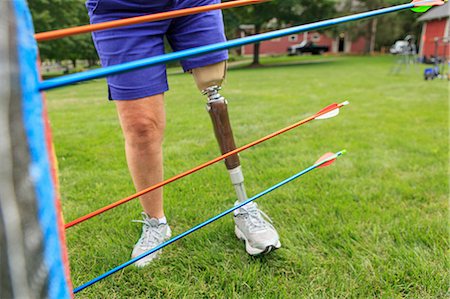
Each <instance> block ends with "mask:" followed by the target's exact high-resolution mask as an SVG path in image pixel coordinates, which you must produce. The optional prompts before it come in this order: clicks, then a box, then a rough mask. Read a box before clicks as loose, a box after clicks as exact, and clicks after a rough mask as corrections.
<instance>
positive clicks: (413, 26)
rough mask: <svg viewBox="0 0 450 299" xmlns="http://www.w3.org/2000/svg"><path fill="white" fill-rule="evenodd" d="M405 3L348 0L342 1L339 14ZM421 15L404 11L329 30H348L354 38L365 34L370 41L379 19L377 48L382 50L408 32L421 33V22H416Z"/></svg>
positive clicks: (378, 0)
mask: <svg viewBox="0 0 450 299" xmlns="http://www.w3.org/2000/svg"><path fill="white" fill-rule="evenodd" d="M404 3H405V2H404V1H402V0H375V1H374V0H358V1H354V0H346V1H342V2H341V3H340V5H339V12H338V14H339V15H348V14H352V13H358V12H363V11H368V10H374V9H379V8H382V7H389V6H393V5H399V4H404ZM419 16H420V14H416V13H413V12H411V11H402V12H398V13H394V14H388V15H384V16H380V17H377V18H375V19H370V20H364V21H358V22H352V23H348V24H342V25H339V26H337V27H334V28H331V29H329V30H330V31H332V32H335V33H336V32H346V33H347V34H349V37H350V39H352V40H356V39H358V38H359V37H361V36H363V37H366V38H367V39H368V41H369V40H370V37H371V25H372V22H374V20H377V25H376V32H375V35H376V38H375V49H376V50H380V49H381V47H388V46H391V45H392V44H393V43H394V42H395V41H396V40H399V39H403V38H404V37H405V36H406V35H408V34H411V35H414V36H415V37H416V38H417V37H418V36H419V34H420V24H418V23H417V22H416V20H417V18H418V17H419Z"/></svg>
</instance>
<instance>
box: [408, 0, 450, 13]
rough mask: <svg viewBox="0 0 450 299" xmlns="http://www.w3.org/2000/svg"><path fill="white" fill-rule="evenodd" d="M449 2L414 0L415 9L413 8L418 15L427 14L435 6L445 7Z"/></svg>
mask: <svg viewBox="0 0 450 299" xmlns="http://www.w3.org/2000/svg"><path fill="white" fill-rule="evenodd" d="M445 2H447V1H440V0H429V1H424V0H413V2H412V3H413V4H414V5H415V7H414V8H411V10H412V11H414V12H418V13H424V12H427V11H428V10H429V9H430V8H432V7H433V6H439V5H443V4H444V3H445Z"/></svg>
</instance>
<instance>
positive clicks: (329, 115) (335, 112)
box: [316, 108, 340, 119]
mask: <svg viewBox="0 0 450 299" xmlns="http://www.w3.org/2000/svg"><path fill="white" fill-rule="evenodd" d="M339 110H340V109H339V108H336V109H334V110H331V111H330V112H327V113H325V114H322V115H321V116H318V117H316V119H328V118H332V117H335V116H337V115H338V114H339Z"/></svg>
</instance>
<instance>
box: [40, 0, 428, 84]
mask: <svg viewBox="0 0 450 299" xmlns="http://www.w3.org/2000/svg"><path fill="white" fill-rule="evenodd" d="M423 3H427V4H428V5H429V4H430V0H427V1H420V2H415V3H408V4H402V5H396V6H392V7H388V8H382V9H378V10H373V11H368V12H363V13H359V14H354V15H350V16H345V17H340V18H334V19H330V20H325V21H320V22H315V23H311V24H306V25H301V26H295V27H291V28H286V29H281V30H276V31H271V32H266V33H261V34H257V35H252V36H247V37H243V38H239V39H233V40H229V41H226V42H221V43H216V44H211V45H206V46H201V47H196V48H192V49H187V50H182V51H177V52H172V53H168V54H164V55H159V56H154V57H149V58H144V59H140V60H135V61H131V62H126V63H122V64H118V65H113V66H108V67H104V68H100V69H95V70H90V71H86V72H81V73H76V74H71V75H66V76H61V77H58V78H54V79H49V80H45V81H43V82H41V83H40V84H39V86H38V89H39V90H40V91H43V90H49V89H53V88H57V87H62V86H66V85H70V84H74V83H77V82H82V81H87V80H92V79H96V78H102V77H107V76H110V75H114V74H119V73H124V72H129V71H132V70H137V69H141V68H146V67H149V66H153V65H158V64H165V63H168V62H172V61H177V60H181V59H186V58H190V57H195V56H200V55H202V54H206V53H211V52H216V51H220V50H225V49H230V48H234V47H240V46H243V45H247V44H253V43H258V42H262V41H265V40H270V39H274V38H279V37H282V36H286V35H291V34H296V33H300V32H305V31H312V30H316V29H319V28H324V27H330V26H334V25H337V24H342V23H346V22H350V21H356V20H362V19H367V18H369V17H374V16H379V15H384V14H388V13H392V12H396V11H401V10H405V9H410V8H414V7H415V6H417V5H420V4H423Z"/></svg>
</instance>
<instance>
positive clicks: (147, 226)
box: [131, 213, 164, 249]
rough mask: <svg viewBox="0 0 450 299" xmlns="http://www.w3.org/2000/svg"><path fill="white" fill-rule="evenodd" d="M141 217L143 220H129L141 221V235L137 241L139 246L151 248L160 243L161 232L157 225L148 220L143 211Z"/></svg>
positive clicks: (161, 238)
mask: <svg viewBox="0 0 450 299" xmlns="http://www.w3.org/2000/svg"><path fill="white" fill-rule="evenodd" d="M142 218H143V219H144V220H131V221H132V222H137V223H142V224H143V226H142V235H141V238H140V239H139V241H138V243H139V246H141V247H142V248H143V249H144V248H153V247H155V246H157V245H158V244H160V243H161V242H162V241H163V239H164V237H163V234H162V232H161V231H160V230H159V229H158V226H153V225H151V223H150V222H149V219H148V218H147V216H146V215H145V213H142Z"/></svg>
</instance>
